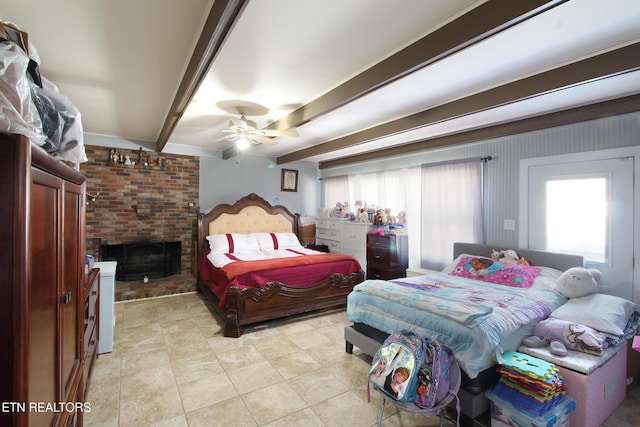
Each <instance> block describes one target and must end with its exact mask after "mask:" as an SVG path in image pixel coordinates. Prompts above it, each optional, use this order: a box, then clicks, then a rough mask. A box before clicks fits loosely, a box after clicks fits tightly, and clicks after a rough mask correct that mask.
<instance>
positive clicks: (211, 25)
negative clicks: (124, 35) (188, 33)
mask: <svg viewBox="0 0 640 427" xmlns="http://www.w3.org/2000/svg"><path fill="white" fill-rule="evenodd" d="M248 3H249V0H215V1H214V2H213V5H212V6H211V11H210V12H209V16H208V17H207V20H206V22H205V24H204V27H203V28H202V32H201V33H200V38H199V39H198V42H197V43H196V47H195V48H194V50H193V54H192V55H191V59H190V60H189V64H188V65H187V68H186V70H185V72H184V75H183V76H182V80H181V81H180V86H178V90H177V92H176V95H175V97H174V99H173V102H172V104H171V107H170V108H169V113H168V114H167V117H166V118H165V120H164V124H163V125H162V129H161V130H160V134H159V135H158V139H157V141H156V151H158V152H161V151H162V150H163V149H164V147H165V145H167V141H168V140H169V137H170V136H171V133H172V132H173V130H174V129H175V127H176V125H177V124H178V122H179V121H180V118H181V117H182V115H183V114H184V112H185V111H186V109H187V107H188V106H189V103H190V102H191V100H192V99H193V96H194V95H195V93H196V91H197V89H198V87H199V86H200V84H201V83H202V81H203V80H204V79H205V77H206V75H207V72H208V71H209V68H210V66H211V64H212V63H213V61H214V60H215V58H216V57H217V56H218V53H219V52H220V49H221V48H222V45H223V44H224V41H225V40H226V39H227V37H228V35H229V33H230V32H231V31H232V29H233V27H234V26H235V24H236V22H237V21H238V18H239V17H240V15H241V14H242V11H243V10H244V8H245V6H246V5H247V4H248ZM168 31H169V29H168Z"/></svg>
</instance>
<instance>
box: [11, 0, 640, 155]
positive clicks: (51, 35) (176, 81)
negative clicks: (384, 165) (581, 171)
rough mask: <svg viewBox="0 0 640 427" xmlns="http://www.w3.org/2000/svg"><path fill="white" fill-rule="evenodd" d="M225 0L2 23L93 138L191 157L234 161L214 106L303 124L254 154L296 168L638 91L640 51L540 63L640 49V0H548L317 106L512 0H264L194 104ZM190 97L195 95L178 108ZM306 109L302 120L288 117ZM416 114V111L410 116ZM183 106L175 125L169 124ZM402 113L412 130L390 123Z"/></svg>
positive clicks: (226, 47) (59, 12)
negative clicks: (208, 33)
mask: <svg viewBox="0 0 640 427" xmlns="http://www.w3.org/2000/svg"><path fill="white" fill-rule="evenodd" d="M216 1H217V3H216V4H215V5H214V2H213V1H211V0H135V1H130V0H95V1H86V0H58V1H56V2H52V1H50V0H21V1H16V0H0V11H1V12H0V13H1V15H0V19H2V20H4V21H11V22H14V23H15V24H17V25H18V26H20V27H21V28H22V29H23V30H25V31H27V32H28V33H29V34H30V38H31V41H32V42H33V44H34V45H35V47H36V48H37V50H38V53H39V56H40V59H41V66H40V68H41V72H42V75H43V76H45V77H46V78H48V79H49V80H51V81H53V82H54V83H55V84H56V85H58V87H59V88H60V90H61V91H62V92H63V93H64V94H66V95H67V96H68V97H69V98H70V99H71V100H72V101H73V103H74V104H75V105H76V107H78V109H79V110H80V111H81V114H82V124H83V128H84V131H85V134H86V135H87V139H88V140H91V137H92V136H99V137H101V139H100V141H109V140H110V139H109V138H102V137H113V138H114V139H123V140H130V141H132V142H135V143H138V142H141V143H142V142H145V143H146V145H145V146H153V147H157V148H158V149H160V150H165V151H166V150H171V151H172V152H180V151H184V152H185V153H187V152H192V151H193V149H194V148H195V149H198V150H200V151H201V152H207V153H208V154H210V155H213V156H218V157H221V158H222V156H223V151H224V150H225V149H227V148H229V146H230V145H232V144H233V143H229V142H227V141H217V142H212V141H213V140H216V139H218V138H220V137H221V136H223V135H224V134H223V133H222V132H221V130H222V129H225V128H226V126H227V123H228V118H229V114H228V113H226V112H224V111H222V110H220V109H218V108H217V107H216V102H218V101H221V100H243V101H249V102H255V103H259V104H262V105H264V106H266V107H267V108H269V110H270V112H269V114H267V115H265V116H257V117H250V118H251V119H252V120H254V121H256V122H257V123H258V125H259V126H260V127H263V126H267V125H268V124H270V123H271V122H273V121H276V120H279V119H281V122H280V123H294V124H295V125H296V126H295V128H296V129H297V131H298V132H299V134H300V136H299V137H297V138H291V137H282V138H278V139H277V141H278V145H275V146H253V147H251V148H250V150H251V153H252V154H257V155H266V156H272V157H275V158H277V159H278V162H279V163H286V162H287V161H291V160H310V161H316V162H326V161H329V160H333V159H336V158H341V157H345V156H353V155H357V154H359V153H362V152H369V151H372V150H378V149H383V148H388V147H390V146H395V145H399V144H406V143H410V142H414V141H421V140H424V139H428V138H434V137H436V136H442V135H451V134H453V133H456V132H461V131H466V130H470V129H478V128H483V127H486V126H489V125H493V124H498V123H505V122H510V121H513V120H518V119H523V118H527V117H532V116H537V115H541V114H545V113H549V112H555V111H560V110H566V109H569V108H574V107H578V106H584V105H589V104H594V103H597V102H602V101H606V100H611V99H616V98H621V97H625V96H629V95H634V94H639V93H640V55H628V56H629V57H630V59H628V64H627V63H625V65H624V66H621V67H620V68H619V69H616V70H614V71H613V72H611V71H606V72H602V73H600V74H598V75H593V74H589V73H588V72H586V71H585V73H584V77H583V76H582V75H581V71H579V70H581V69H580V68H576V69H573V70H572V69H569V70H570V72H569V74H570V75H572V76H575V77H568V78H566V79H565V80H566V81H567V82H568V83H566V84H563V85H561V86H549V87H546V86H545V85H544V83H541V82H545V81H550V80H551V79H552V78H551V77H549V78H548V79H547V77H546V75H545V77H539V76H540V73H543V72H549V73H548V74H549V76H553V75H555V74H554V70H557V69H558V67H561V66H570V64H574V63H577V62H579V61H583V62H584V64H587V63H591V62H590V60H593V59H597V58H598V56H599V55H604V54H606V53H611V54H615V52H616V50H617V49H620V48H623V47H625V46H626V47H627V48H629V49H632V50H630V52H632V53H633V52H636V51H637V50H633V49H635V45H636V44H637V43H638V42H640V25H639V24H638V23H639V22H640V2H639V1H637V0H609V1H607V2H603V1H601V0H570V1H550V2H548V3H547V5H545V7H546V8H547V9H548V10H544V11H543V12H542V13H537V12H539V11H540V10H534V11H533V12H532V13H531V14H530V16H527V17H526V18H527V19H521V20H518V22H509V23H508V24H507V25H505V26H504V28H500V29H499V30H496V31H493V32H490V33H487V32H485V33H484V34H482V35H481V36H480V37H478V38H476V39H472V40H468V41H463V42H457V43H456V45H455V46H454V48H453V49H450V50H448V51H446V52H442V53H441V54H440V55H438V56H435V57H428V56H427V57H425V58H424V61H426V64H425V65H424V66H421V67H417V69H416V70H415V71H413V72H411V73H406V75H403V76H398V75H397V74H398V72H397V71H395V72H394V73H392V78H390V79H389V80H388V81H385V82H384V84H380V85H379V87H378V88H377V89H375V90H368V89H360V90H358V91H356V95H355V96H354V97H353V98H354V99H348V100H343V99H341V98H339V97H338V98H337V99H338V101H337V102H338V104H339V105H334V106H332V107H323V108H320V109H319V110H314V108H313V105H314V104H312V101H314V100H318V99H331V97H333V96H338V93H339V90H340V86H341V85H342V84H349V83H350V82H354V81H357V79H358V78H359V76H361V75H362V73H364V72H365V71H366V70H368V69H370V68H371V67H374V66H375V65H376V64H378V63H380V62H381V61H382V60H384V59H385V58H388V57H390V56H391V55H393V54H396V53H398V52H401V51H402V50H403V49H405V48H410V46H411V45H412V43H414V42H417V41H419V40H420V39H422V38H423V37H428V36H429V35H430V34H431V35H432V34H433V32H434V31H436V30H438V29H444V30H446V29H447V28H448V27H447V25H448V24H450V25H452V26H453V25H455V22H456V21H455V20H456V19H457V18H459V17H463V16H464V15H465V14H467V13H468V12H470V11H474V10H480V9H478V8H481V7H484V6H490V5H491V3H506V2H505V1H504V0H491V1H488V2H485V1H471V0H429V1H425V0H401V1H397V0H305V1H300V0H251V1H248V2H246V4H244V7H242V8H241V9H242V10H241V13H240V14H239V17H238V19H237V20H233V19H228V22H231V23H232V24H233V27H232V29H231V31H228V32H226V31H223V30H220V31H219V33H220V34H222V36H221V37H222V40H223V43H222V45H221V47H220V48H219V50H216V51H215V52H214V54H213V55H212V58H213V59H212V62H211V64H210V66H209V67H208V68H207V69H206V70H204V71H207V72H206V73H205V72H203V75H204V79H203V80H202V81H201V82H197V81H196V82H192V85H193V86H194V87H195V86H197V91H194V93H193V97H192V99H191V94H190V93H189V92H188V91H187V95H184V91H181V89H180V83H181V81H182V79H183V75H184V74H185V72H187V74H188V64H189V61H190V59H191V57H192V54H193V52H194V50H197V42H198V40H199V37H200V33H201V31H203V29H204V28H206V23H207V17H208V16H209V13H210V10H211V9H212V6H226V7H229V8H230V7H231V6H232V5H233V3H234V0H224V1H223V0H216ZM236 2H237V3H240V4H243V3H244V2H243V1H239V0H238V1H236ZM518 3H521V2H518ZM531 3H536V2H535V1H533V2H531ZM539 3H542V2H539ZM520 21H521V22H520ZM454 28H455V27H454ZM439 43H441V42H439ZM433 44H434V45H435V44H436V43H433ZM427 46H430V45H427ZM583 62H581V63H580V64H582V63H583ZM604 62H607V61H604ZM208 65H209V64H207V66H208ZM589 67H591V66H589ZM586 68H587V66H586V65H585V69H586ZM595 68H600V69H602V68H606V67H605V66H597V67H595ZM576 70H578V71H576ZM598 71H599V70H598ZM522 79H528V80H527V82H529V81H530V82H531V83H530V85H529V86H530V87H531V88H532V89H531V92H530V93H525V92H526V90H524V89H520V91H521V94H520V95H519V96H518V97H516V98H509V97H506V98H501V96H502V95H501V93H502V92H500V90H501V89H502V88H504V87H505V85H506V84H509V83H513V84H516V83H517V82H518V81H520V80H522ZM567 79H568V80H567ZM538 86H540V88H541V89H538ZM524 87H525V88H526V87H527V85H524ZM534 89H535V90H534ZM540 91H542V92H543V93H540ZM180 96H182V97H183V99H184V97H185V96H186V97H187V100H188V101H190V102H188V103H187V102H186V101H185V108H182V109H181V108H180V107H178V108H177V110H176V108H175V105H176V104H175V103H174V100H177V101H175V102H176V103H178V104H179V100H180ZM323 96H324V98H323ZM347 101H348V102H347ZM467 101H470V102H471V103H467ZM310 103H311V104H310ZM463 104H464V105H465V106H462V105H463ZM325 105H326V104H325ZM467 105H468V106H467ZM296 109H298V113H300V114H302V117H303V119H301V120H297V121H296V120H295V117H294V116H288V114H289V113H292V112H293V111H294V110H296ZM182 110H184V111H182ZM449 110H451V111H453V113H450V114H446V112H447V111H449ZM441 111H444V112H442V113H441ZM301 112H302V113H301ZM294 114H295V113H294ZM412 115H414V116H415V117H416V119H415V120H414V119H413V118H411V117H410V118H406V117H407V116H412ZM173 116H175V117H177V119H176V120H175V123H176V126H175V128H174V129H172V132H168V128H171V127H172V125H168V123H171V121H172V118H173ZM292 117H293V118H292ZM431 117H434V118H431ZM403 118H404V119H403ZM307 119H309V120H308V121H307ZM301 121H306V123H298V122H301ZM394 121H397V122H398V123H400V124H401V125H402V129H403V130H402V131H394V132H392V133H391V134H390V133H389V131H388V130H386V129H382V127H380V131H379V132H378V131H377V129H378V126H379V125H380V124H382V123H389V122H391V123H394ZM414 122H415V125H413V124H412V123H414ZM273 126H276V127H277V126H280V127H282V124H278V123H276V124H275V125H273ZM367 129H369V130H368V131H367ZM169 130H171V129H169ZM163 131H164V132H168V136H167V137H166V138H164V139H163ZM94 140H97V139H94ZM336 140H338V141H342V140H345V141H346V142H345V143H344V144H342V145H341V144H336V143H335V142H336ZM344 145H346V146H345V147H344V148H342V147H343V146H344ZM328 146H331V150H330V149H329V148H326V149H325V147H328ZM309 147H316V149H315V151H312V150H310V149H309ZM335 147H338V149H337V150H336V149H335Z"/></svg>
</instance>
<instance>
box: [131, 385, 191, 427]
mask: <svg viewBox="0 0 640 427" xmlns="http://www.w3.org/2000/svg"><path fill="white" fill-rule="evenodd" d="M183 414H184V411H183V408H182V404H181V401H180V394H179V393H178V388H177V387H176V386H175V385H172V386H168V387H158V388H155V389H154V390H153V392H147V393H143V394H138V395H135V396H130V397H126V398H125V397H123V399H122V400H121V401H120V427H124V426H132V427H133V426H135V427H139V426H143V425H148V424H152V423H155V422H159V421H163V420H168V419H170V418H173V417H177V416H180V415H183Z"/></svg>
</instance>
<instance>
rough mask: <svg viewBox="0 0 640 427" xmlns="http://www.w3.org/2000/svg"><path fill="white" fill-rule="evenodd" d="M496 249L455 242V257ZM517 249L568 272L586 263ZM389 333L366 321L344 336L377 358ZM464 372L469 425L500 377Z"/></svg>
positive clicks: (533, 262) (490, 371)
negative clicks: (471, 377) (379, 349)
mask: <svg viewBox="0 0 640 427" xmlns="http://www.w3.org/2000/svg"><path fill="white" fill-rule="evenodd" d="M494 249H498V250H499V249H500V246H499V245H483V244H475V243H454V244H453V259H456V258H457V257H458V256H459V255H462V254H470V255H478V256H486V257H487V258H491V254H492V251H493V250H494ZM502 249H506V248H502ZM515 251H516V252H517V254H518V255H519V256H520V257H524V258H525V259H526V260H527V261H528V262H529V263H530V264H531V265H538V266H545V267H551V268H555V269H556V270H560V271H565V270H567V269H569V268H571V267H577V266H582V265H583V264H584V259H583V257H582V256H578V255H568V254H559V253H552V252H544V251H537V250H531V249H522V248H516V249H515ZM388 335H389V334H387V333H385V332H382V331H380V330H378V329H375V328H372V327H371V326H368V325H364V324H357V325H352V326H345V328H344V338H345V344H346V347H345V349H346V352H347V353H349V354H351V353H353V347H354V346H356V347H358V348H359V349H360V350H362V351H363V352H364V353H365V354H368V355H370V356H372V357H373V355H374V354H375V353H376V351H377V350H378V348H379V347H380V345H381V344H382V341H384V339H385V338H386V337H387V336H388ZM462 374H463V381H462V387H461V388H460V390H459V391H458V397H459V398H460V409H461V412H462V414H463V415H464V416H466V417H467V419H465V424H467V423H469V420H470V419H473V418H475V417H477V416H478V415H480V414H482V413H484V412H485V411H486V410H487V409H488V408H489V401H488V400H487V399H486V397H485V396H484V390H485V389H486V388H488V387H489V386H491V385H493V384H495V382H496V381H497V380H498V379H499V377H498V376H497V375H496V371H495V369H494V368H492V367H490V368H487V369H485V370H484V371H482V372H481V373H480V375H479V376H478V378H476V379H475V380H470V379H469V377H468V376H467V375H466V373H464V372H462ZM471 424H472V423H471Z"/></svg>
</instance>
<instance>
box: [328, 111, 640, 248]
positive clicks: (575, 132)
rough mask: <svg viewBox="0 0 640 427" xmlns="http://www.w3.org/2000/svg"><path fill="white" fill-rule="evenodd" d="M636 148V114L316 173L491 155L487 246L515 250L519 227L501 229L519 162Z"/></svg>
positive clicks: (510, 211)
mask: <svg viewBox="0 0 640 427" xmlns="http://www.w3.org/2000/svg"><path fill="white" fill-rule="evenodd" d="M637 145H640V113H632V114H626V115H621V116H614V117H607V118H604V119H599V120H594V121H590V122H585V123H579V124H574V125H568V126H561V127H557V128H551V129H546V130H541V131H536V132H529V133H524V134H519V135H513V136H509V137H504V138H497V139H492V140H487V141H484V142H481V143H475V144H469V145H463V146H458V147H454V148H449V149H442V150H433V151H426V152H421V153H415V154H412V155H410V156H402V157H396V158H393V159H387V160H382V161H376V162H367V163H362V164H358V165H352V166H347V167H341V168H333V169H326V170H322V171H321V176H322V177H327V176H336V175H344V174H357V173H364V172H373V171H379V170H385V169H398V168H407V167H414V166H415V167H418V166H420V165H421V164H424V163H432V162H440V161H446V160H455V159H463V158H469V157H484V156H492V157H493V160H492V161H490V162H488V163H487V169H486V170H487V174H486V186H485V214H486V219H485V221H486V225H485V236H486V237H485V238H486V243H487V244H492V245H499V246H504V247H517V246H518V227H519V226H520V224H517V223H516V230H514V231H511V230H504V227H503V225H504V222H503V221H504V220H505V219H517V218H518V213H519V212H518V201H519V194H518V179H519V162H520V159H526V158H532V157H542V156H551V155H557V154H569V153H577V152H585V151H593V150H602V149H606V148H618V147H630V146H637Z"/></svg>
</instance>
